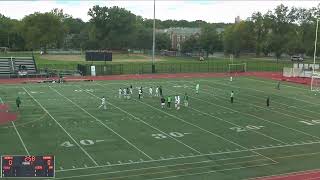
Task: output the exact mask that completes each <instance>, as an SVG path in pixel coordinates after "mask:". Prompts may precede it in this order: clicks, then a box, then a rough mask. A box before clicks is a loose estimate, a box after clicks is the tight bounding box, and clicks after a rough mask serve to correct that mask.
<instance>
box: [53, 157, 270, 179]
mask: <svg viewBox="0 0 320 180" xmlns="http://www.w3.org/2000/svg"><path fill="white" fill-rule="evenodd" d="M258 161H266V159H256V160H250V161H240V162H232V163H225V164H218V165H206V166H200V167H193V168H184V169H178V170H165V171H159V172H156V173H167V172H175V171H184V170H192V169H201V168H208V167H221V166H224V165H234V164H241V163H249V162H258ZM207 162H212V161H208V160H207V161H200V162H193V163H182V164H175V165H164V166H155V167H147V168H137V169H128V170H119V171H111V172H102V173H93V174H85V175H78V176H69V177H61V178H55V179H70V178H79V177H88V176H89V177H92V176H97V175H107V174H117V173H123V172H132V171H139V170H148V169H157V168H168V167H174V166H181V165H182V166H183V165H193V164H199V163H207ZM270 164H276V162H273V163H270ZM138 175H140V176H141V175H146V174H145V173H143V174H138ZM133 176H137V175H133ZM109 179H110V178H109Z"/></svg>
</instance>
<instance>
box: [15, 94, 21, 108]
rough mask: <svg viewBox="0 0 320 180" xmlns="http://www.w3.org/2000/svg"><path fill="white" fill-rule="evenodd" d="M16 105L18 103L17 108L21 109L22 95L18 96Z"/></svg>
mask: <svg viewBox="0 0 320 180" xmlns="http://www.w3.org/2000/svg"><path fill="white" fill-rule="evenodd" d="M16 105H17V108H18V110H19V109H20V105H21V99H20V97H19V96H18V97H17V99H16Z"/></svg>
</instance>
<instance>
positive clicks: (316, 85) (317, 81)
mask: <svg viewBox="0 0 320 180" xmlns="http://www.w3.org/2000/svg"><path fill="white" fill-rule="evenodd" d="M311 91H314V92H319V91H320V74H318V75H316V74H314V75H313V76H312V77H311Z"/></svg>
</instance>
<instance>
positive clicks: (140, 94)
mask: <svg viewBox="0 0 320 180" xmlns="http://www.w3.org/2000/svg"><path fill="white" fill-rule="evenodd" d="M142 93H143V92H142V87H140V89H139V99H141V98H143V97H142Z"/></svg>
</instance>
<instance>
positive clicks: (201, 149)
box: [0, 77, 320, 180]
mask: <svg viewBox="0 0 320 180" xmlns="http://www.w3.org/2000/svg"><path fill="white" fill-rule="evenodd" d="M196 83H199V84H200V93H199V94H198V95H196V94H195V92H194V89H195V85H196ZM130 84H132V85H133V86H134V87H139V86H143V87H144V94H145V95H144V98H143V99H142V100H138V98H137V90H136V89H135V91H134V96H133V98H132V99H130V100H125V99H119V98H118V88H119V87H127V86H129V85H130ZM157 85H161V86H162V87H163V91H164V94H165V96H167V95H175V94H180V95H181V96H182V95H183V94H184V93H185V92H187V93H188V94H189V96H190V100H189V104H190V107H188V108H186V107H182V108H181V109H180V110H179V111H177V110H175V109H174V108H171V109H168V108H165V109H161V108H160V100H159V98H156V97H149V96H148V95H147V92H148V87H150V86H153V87H155V86H157ZM275 86H276V82H275V81H272V80H262V79H258V78H254V77H240V78H235V79H234V81H233V82H229V81H228V78H202V79H159V80H155V79H153V80H131V81H97V82H82V83H66V84H23V85H0V97H1V98H2V100H3V101H4V102H5V103H8V104H10V106H11V111H16V108H15V98H16V97H17V96H18V95H19V96H20V97H21V99H22V108H21V110H20V112H19V119H18V120H17V121H16V122H15V123H14V124H15V126H16V128H17V131H18V132H19V134H20V135H21V139H22V141H23V143H24V144H25V147H26V148H24V146H23V143H22V142H21V140H20V139H19V137H18V135H17V134H18V133H17V131H16V130H15V129H14V127H13V124H12V123H9V124H5V125H1V126H0V136H1V138H0V147H1V148H0V154H7V155H8V154H27V152H29V153H30V154H32V155H46V154H53V155H55V156H56V179H99V180H101V179H108V180H109V179H134V180H135V179H136V180H144V179H183V180H186V179H187V180H194V179H247V178H253V177H257V176H266V175H273V174H280V173H288V172H293V171H303V170H309V169H316V168H320V165H319V163H318V162H319V160H320V157H319V156H318V155H319V152H318V149H319V148H320V132H319V126H320V124H319V123H317V122H319V121H312V120H320V118H319V114H320V112H319V98H320V97H319V96H320V95H315V94H314V93H312V92H310V91H309V87H307V86H302V85H295V84H289V83H284V84H282V85H281V90H276V89H275ZM231 90H233V91H234V92H235V103H234V104H231V103H230V102H229V95H230V91H231ZM102 96H106V97H107V103H108V104H107V108H108V110H107V111H104V110H102V109H97V107H98V106H99V105H100V97H102ZM267 96H270V98H271V107H269V108H267V107H266V105H265V101H266V97H267ZM301 121H304V122H301ZM99 140H100V141H99Z"/></svg>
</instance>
